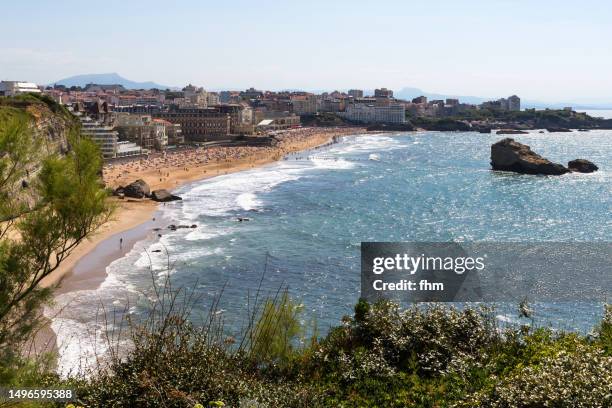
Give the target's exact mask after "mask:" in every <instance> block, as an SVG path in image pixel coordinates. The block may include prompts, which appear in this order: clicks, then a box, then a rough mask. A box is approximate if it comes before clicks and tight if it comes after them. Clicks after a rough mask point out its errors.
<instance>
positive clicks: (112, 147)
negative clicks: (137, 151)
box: [81, 118, 119, 159]
mask: <svg viewBox="0 0 612 408" xmlns="http://www.w3.org/2000/svg"><path fill="white" fill-rule="evenodd" d="M81 134H82V135H84V136H88V137H90V138H91V140H93V141H94V142H95V143H96V144H97V145H98V147H100V151H101V152H102V157H104V158H105V159H113V158H115V157H117V142H118V140H119V133H118V132H116V131H114V130H113V128H112V127H111V126H102V125H100V123H99V122H94V121H92V120H91V119H88V118H86V119H82V129H81Z"/></svg>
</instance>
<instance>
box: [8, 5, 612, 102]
mask: <svg viewBox="0 0 612 408" xmlns="http://www.w3.org/2000/svg"><path fill="white" fill-rule="evenodd" d="M2 14H3V17H2V18H1V20H2V21H1V23H0V79H2V80H28V81H32V82H36V83H39V84H48V83H52V82H54V81H57V80H60V79H62V78H66V77H69V76H73V75H79V74H93V73H107V72H117V73H119V74H120V75H121V76H123V77H125V78H128V79H131V80H134V81H154V82H157V83H159V84H162V85H169V86H183V85H185V84H187V83H193V84H195V85H198V86H203V87H205V88H206V89H210V90H219V89H244V88H247V87H251V86H254V87H256V88H258V89H270V90H274V89H304V90H334V89H340V90H343V89H350V88H358V89H373V88H378V87H387V88H390V89H394V90H396V91H398V90H400V89H401V88H403V87H416V88H421V89H423V90H425V91H427V92H436V93H445V94H456V95H474V96H481V97H501V96H508V95H511V94H517V95H520V96H521V97H522V98H524V99H531V100H538V101H545V102H560V101H568V100H569V101H578V102H589V103H600V102H612V23H611V22H612V2H610V1H609V0H600V1H595V0H581V1H579V2H576V1H565V0H556V1H551V0H538V1H533V0H531V1H523V0H514V1H510V0H487V1H485V0H463V1H462V0H455V1H447V0H435V1H410V0H403V1H402V0H377V1H361V0H352V1H344V0H327V1H319V0H308V1H298V0H294V1H286V0H285V1H281V0H277V1H269V0H257V1H253V0H250V1H243V0H232V1H219V0H215V1H207V0H199V1H198V0H174V1H167V0H165V1H157V0H148V1H140V0H129V1H128V0H122V1H115V0H105V1H103V2H97V3H96V2H83V1H82V0H80V1H62V0H55V1H34V0H30V1H28V0H23V1H19V2H17V1H11V2H6V3H5V4H3V6H2Z"/></svg>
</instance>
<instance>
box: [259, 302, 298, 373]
mask: <svg viewBox="0 0 612 408" xmlns="http://www.w3.org/2000/svg"><path fill="white" fill-rule="evenodd" d="M302 309H303V308H302V306H301V305H296V304H295V303H293V302H292V301H291V299H290V298H289V294H288V292H287V291H285V292H284V293H283V294H282V296H281V299H280V301H279V302H275V301H274V300H272V299H269V300H267V301H266V302H265V304H264V307H263V311H262V313H261V316H260V318H259V320H258V322H257V325H256V326H255V330H254V331H253V337H254V338H253V344H252V345H251V353H252V356H253V358H255V359H256V360H258V361H261V362H276V363H278V362H281V363H284V362H288V361H289V360H290V359H291V358H292V357H293V354H294V352H295V350H294V346H295V343H296V341H297V339H298V337H299V336H301V335H302V334H303V330H302V326H301V324H300V322H299V315H300V313H301V312H302Z"/></svg>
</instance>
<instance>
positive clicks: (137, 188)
mask: <svg viewBox="0 0 612 408" xmlns="http://www.w3.org/2000/svg"><path fill="white" fill-rule="evenodd" d="M115 193H123V194H124V195H125V196H126V197H130V198H144V197H149V196H150V195H151V189H150V188H149V185H148V184H147V182H146V181H144V180H136V181H134V182H133V183H130V184H128V185H127V186H125V187H119V188H118V189H117V190H115Z"/></svg>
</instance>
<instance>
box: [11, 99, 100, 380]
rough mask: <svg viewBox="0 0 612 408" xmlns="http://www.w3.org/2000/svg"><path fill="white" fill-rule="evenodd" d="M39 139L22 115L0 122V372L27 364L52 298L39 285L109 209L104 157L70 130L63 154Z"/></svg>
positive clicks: (85, 140) (89, 143)
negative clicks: (102, 176)
mask: <svg viewBox="0 0 612 408" xmlns="http://www.w3.org/2000/svg"><path fill="white" fill-rule="evenodd" d="M24 98H25V99H26V100H29V98H35V99H36V100H39V98H38V97H34V96H32V97H30V96H29V95H27V96H26V97H24ZM38 141H39V138H38V136H37V135H35V134H34V132H33V125H32V123H31V122H30V120H29V118H28V117H27V116H25V115H11V116H9V117H7V118H5V119H4V120H2V121H0V367H1V368H2V370H4V373H9V372H12V371H14V370H13V369H15V370H16V371H15V372H18V371H19V369H20V367H21V368H23V367H24V366H27V365H28V364H29V363H28V362H27V361H26V362H25V363H24V362H23V361H22V359H21V357H20V356H19V350H21V348H22V346H23V344H24V343H25V342H26V341H28V340H30V338H31V335H32V333H33V332H34V330H35V329H36V328H37V327H38V326H39V325H40V323H41V315H40V306H41V305H42V304H43V303H44V302H46V301H48V300H49V296H50V289H49V288H48V287H47V288H45V287H42V286H41V285H40V283H41V282H42V281H43V279H45V278H46V277H48V276H49V275H50V274H52V273H53V272H54V271H55V270H57V269H58V267H59V266H60V264H61V263H62V262H63V261H64V260H65V259H66V257H67V256H68V255H69V254H70V253H71V252H72V251H73V250H74V248H75V247H76V246H77V245H78V244H79V243H80V242H81V241H82V240H83V239H85V237H87V236H89V235H90V234H91V233H92V232H93V231H94V230H95V229H96V228H97V227H98V226H99V225H100V224H101V223H102V222H104V221H105V220H106V218H107V216H108V215H109V211H110V209H109V207H108V206H107V204H106V193H105V192H104V190H103V189H102V188H101V186H100V180H99V172H100V169H101V165H102V161H101V156H100V153H99V151H98V148H97V146H96V145H95V144H94V143H93V142H92V141H90V140H89V139H84V138H81V137H79V135H78V134H72V135H71V137H70V145H71V147H72V149H71V151H70V152H69V153H68V154H66V155H59V154H58V153H44V150H43V149H41V144H40V143H39V142H38ZM22 363H23V364H22ZM7 375H8V374H7ZM15 378H16V377H15ZM3 380H4V381H9V380H8V379H7V378H3Z"/></svg>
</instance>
